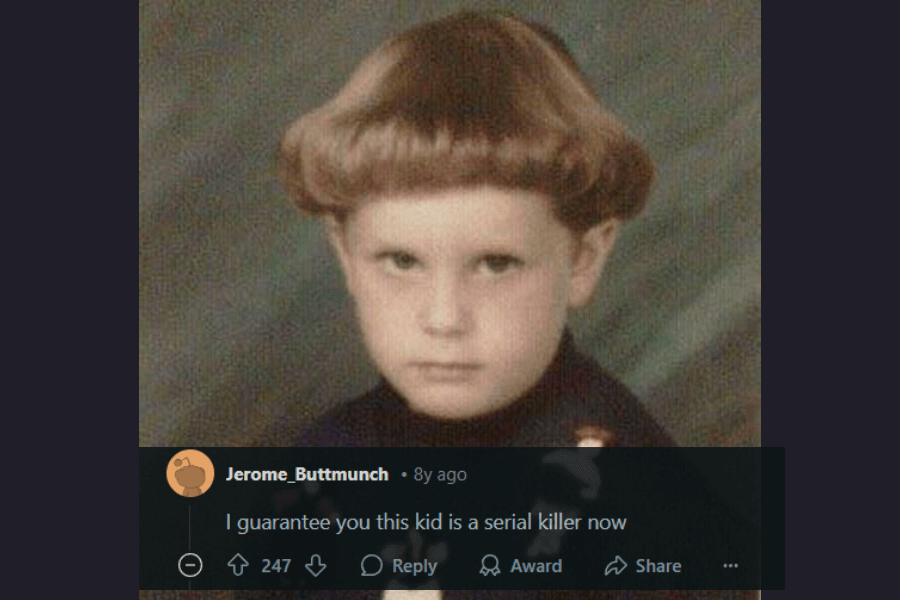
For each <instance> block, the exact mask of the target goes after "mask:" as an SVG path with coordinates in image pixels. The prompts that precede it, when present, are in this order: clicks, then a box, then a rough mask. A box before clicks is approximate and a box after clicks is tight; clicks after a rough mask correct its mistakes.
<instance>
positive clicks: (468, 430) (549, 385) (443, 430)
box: [295, 331, 674, 447]
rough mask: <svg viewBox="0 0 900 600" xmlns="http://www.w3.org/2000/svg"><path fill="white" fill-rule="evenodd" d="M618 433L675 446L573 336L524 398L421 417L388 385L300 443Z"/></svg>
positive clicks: (432, 442)
mask: <svg viewBox="0 0 900 600" xmlns="http://www.w3.org/2000/svg"><path fill="white" fill-rule="evenodd" d="M582 425H593V426H599V427H602V428H605V429H607V430H608V431H611V432H613V434H614V436H615V445H616V446H672V445H674V443H673V441H672V439H671V438H670V437H669V436H668V434H666V432H665V431H664V430H663V429H662V428H661V427H660V426H659V425H658V424H657V423H656V422H655V421H654V420H653V418H652V417H651V416H650V415H649V414H648V413H647V411H646V410H645V409H644V408H643V407H642V406H641V404H640V402H639V401H638V400H637V398H635V397H634V395H633V394H632V393H631V392H630V391H628V389H627V388H626V387H625V386H624V385H622V384H621V383H619V382H618V381H616V380H615V379H614V378H613V377H612V376H610V375H609V374H607V373H606V372H604V371H603V369H601V368H600V367H599V365H597V363H596V362H595V361H594V360H592V359H590V358H588V357H586V356H584V355H583V354H580V353H579V352H578V351H577V350H576V348H575V343H574V341H573V339H572V335H571V333H569V332H568V331H566V332H565V334H564V335H563V339H562V342H561V343H560V348H559V350H558V351H557V354H556V357H555V358H554V360H553V362H552V363H551V365H550V366H549V367H548V369H547V371H546V372H545V373H544V375H543V377H542V378H541V379H540V381H538V383H537V384H536V385H535V386H534V387H533V388H531V390H529V391H528V392H527V393H525V395H523V396H522V397H521V398H520V399H518V400H517V401H515V402H514V403H512V404H511V405H509V406H507V407H506V408H504V409H502V410H500V411H497V412H495V413H492V414H490V415H486V416H482V417H477V418H473V419H468V420H463V421H450V420H439V419H434V418H431V417H428V416H426V415H423V414H421V413H416V412H414V411H412V410H410V409H409V407H408V406H407V404H406V402H405V401H404V400H403V398H402V397H401V396H400V395H399V393H398V392H397V391H396V390H394V388H393V387H391V385H390V384H389V383H388V382H387V381H384V380H383V381H382V382H381V384H380V385H379V386H378V387H376V388H375V389H373V390H371V391H370V392H368V393H366V394H364V395H363V396H361V397H360V398H357V399H356V400H354V401H352V402H349V403H347V404H345V405H342V406H340V407H338V408H336V409H334V410H332V411H330V412H328V413H327V414H326V415H325V416H324V417H323V418H322V419H320V420H319V421H318V423H316V424H315V425H314V426H313V427H311V428H310V429H308V430H307V431H306V432H304V434H303V435H302V436H301V438H300V439H299V440H298V441H297V443H296V444H295V445H297V446H307V447H309V446H328V447H335V446H339V447H354V446H356V447H358V446H364V447H385V446H387V447H415V446H546V447H555V446H563V447H565V446H574V445H576V443H577V439H576V435H575V431H576V429H577V428H578V427H579V426H582Z"/></svg>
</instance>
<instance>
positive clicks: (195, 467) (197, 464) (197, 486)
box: [166, 450, 216, 498]
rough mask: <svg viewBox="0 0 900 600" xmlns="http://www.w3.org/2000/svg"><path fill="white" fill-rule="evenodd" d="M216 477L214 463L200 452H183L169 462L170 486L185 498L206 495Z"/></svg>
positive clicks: (168, 477) (167, 470)
mask: <svg viewBox="0 0 900 600" xmlns="http://www.w3.org/2000/svg"><path fill="white" fill-rule="evenodd" d="M215 476H216V470H215V469H214V468H213V464H212V461H211V460H209V457H208V456H206V455H205V454H203V453H202V452H200V451H199V450H182V451H181V452H179V453H177V454H176V455H175V456H173V457H172V458H171V459H170V460H169V465H168V466H167V467H166V479H168V480H169V485H170V486H171V487H172V489H173V490H175V493H176V494H178V495H179V496H184V497H185V498H194V497H196V496H200V495H202V494H204V493H205V492H206V490H208V489H209V486H211V485H212V482H213V479H215Z"/></svg>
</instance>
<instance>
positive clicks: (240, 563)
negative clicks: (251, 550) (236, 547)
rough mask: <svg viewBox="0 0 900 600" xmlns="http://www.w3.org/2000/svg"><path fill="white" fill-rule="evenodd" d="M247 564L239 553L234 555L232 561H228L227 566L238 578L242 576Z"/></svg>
mask: <svg viewBox="0 0 900 600" xmlns="http://www.w3.org/2000/svg"><path fill="white" fill-rule="evenodd" d="M249 564H250V563H249V562H247V559H246V558H244V557H243V556H241V554H240V553H237V554H235V555H234V556H233V557H232V559H231V560H229V561H228V566H229V567H231V568H232V569H233V570H234V574H235V575H237V576H238V577H240V576H241V575H243V574H244V567H246V566H247V565H249Z"/></svg>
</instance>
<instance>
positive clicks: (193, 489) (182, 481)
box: [175, 457, 206, 498]
mask: <svg viewBox="0 0 900 600" xmlns="http://www.w3.org/2000/svg"><path fill="white" fill-rule="evenodd" d="M181 462H182V460H181V459H180V458H176V459H175V466H176V467H181ZM184 462H186V463H187V466H186V467H181V468H180V469H178V470H177V471H175V480H176V481H178V484H179V485H183V486H184V493H183V494H182V496H184V497H185V498H193V497H194V496H199V495H200V494H202V493H203V492H201V491H200V486H201V485H203V484H204V483H206V471H204V470H203V467H198V466H197V465H192V464H191V459H190V458H188V457H185V458H184Z"/></svg>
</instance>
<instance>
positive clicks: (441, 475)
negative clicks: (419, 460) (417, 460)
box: [413, 467, 466, 485]
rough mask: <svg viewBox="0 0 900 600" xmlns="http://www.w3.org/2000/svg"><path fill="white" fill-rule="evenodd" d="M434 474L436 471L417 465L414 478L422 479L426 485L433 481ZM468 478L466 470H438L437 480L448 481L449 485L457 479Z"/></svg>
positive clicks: (463, 479)
mask: <svg viewBox="0 0 900 600" xmlns="http://www.w3.org/2000/svg"><path fill="white" fill-rule="evenodd" d="M433 474H434V471H426V470H425V469H423V468H422V467H416V472H415V476H414V477H413V479H415V480H416V481H421V482H423V483H425V484H426V485H427V484H428V482H430V481H431V476H432V475H433ZM465 480H466V472H465V471H438V472H437V481H439V482H441V483H446V484H447V485H453V484H454V483H456V482H457V481H465Z"/></svg>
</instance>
